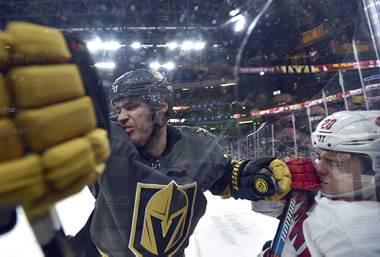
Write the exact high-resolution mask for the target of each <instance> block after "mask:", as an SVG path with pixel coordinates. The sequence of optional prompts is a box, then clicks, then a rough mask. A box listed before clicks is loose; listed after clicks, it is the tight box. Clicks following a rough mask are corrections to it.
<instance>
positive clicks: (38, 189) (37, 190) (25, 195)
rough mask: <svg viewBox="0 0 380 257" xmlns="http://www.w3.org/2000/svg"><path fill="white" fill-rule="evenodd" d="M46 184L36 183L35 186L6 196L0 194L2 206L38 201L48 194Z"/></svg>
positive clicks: (26, 187) (19, 189) (29, 186)
mask: <svg viewBox="0 0 380 257" xmlns="http://www.w3.org/2000/svg"><path fill="white" fill-rule="evenodd" d="M47 190H48V189H47V186H46V184H45V183H43V182H42V180H41V182H40V183H36V184H35V185H28V186H25V187H21V188H17V189H16V190H14V191H10V192H7V193H6V194H2V193H0V205H4V204H10V203H20V202H28V201H31V200H32V199H37V198H39V197H41V196H43V195H44V194H46V192H47Z"/></svg>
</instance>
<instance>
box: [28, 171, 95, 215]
mask: <svg viewBox="0 0 380 257" xmlns="http://www.w3.org/2000/svg"><path fill="white" fill-rule="evenodd" d="M97 177H98V176H97V174H96V172H95V171H92V172H87V173H86V174H85V175H84V176H82V177H80V178H78V179H77V180H75V181H74V182H73V183H72V184H70V185H69V186H67V187H66V188H64V189H61V190H59V191H53V192H49V194H47V195H45V196H43V197H41V198H39V199H38V200H35V201H33V202H32V203H31V204H30V207H31V208H32V209H37V210H38V209H42V210H43V209H45V208H46V207H45V206H51V205H53V204H54V203H55V202H57V201H60V200H62V199H64V198H66V197H68V196H70V195H73V194H76V193H78V192H80V191H81V190H82V189H83V187H85V186H86V185H89V184H92V183H94V182H95V181H96V179H97Z"/></svg>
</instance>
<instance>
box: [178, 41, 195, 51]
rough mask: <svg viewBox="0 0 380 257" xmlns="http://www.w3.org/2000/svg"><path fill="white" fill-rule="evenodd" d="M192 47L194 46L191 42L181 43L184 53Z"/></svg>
mask: <svg viewBox="0 0 380 257" xmlns="http://www.w3.org/2000/svg"><path fill="white" fill-rule="evenodd" d="M193 46H194V43H193V42H191V41H185V42H183V43H182V45H181V49H182V50H184V51H188V50H191V49H193Z"/></svg>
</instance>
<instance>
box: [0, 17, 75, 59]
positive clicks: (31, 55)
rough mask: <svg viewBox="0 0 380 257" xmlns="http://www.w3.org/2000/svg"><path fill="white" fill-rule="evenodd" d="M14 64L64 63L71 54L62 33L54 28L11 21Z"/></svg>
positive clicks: (10, 30)
mask: <svg viewBox="0 0 380 257" xmlns="http://www.w3.org/2000/svg"><path fill="white" fill-rule="evenodd" d="M5 32H6V33H8V34H9V35H10V36H11V39H12V40H13V44H12V45H11V52H12V58H11V59H12V60H11V63H12V64H31V63H63V62H68V61H69V60H70V58H71V54H70V52H69V49H68V47H67V44H66V41H65V39H64V37H63V35H62V33H61V32H60V31H59V30H57V29H54V28H49V27H45V26H41V25H36V24H31V23H26V22H10V23H8V24H7V27H6V30H5Z"/></svg>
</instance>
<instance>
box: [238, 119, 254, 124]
mask: <svg viewBox="0 0 380 257" xmlns="http://www.w3.org/2000/svg"><path fill="white" fill-rule="evenodd" d="M248 123H253V120H245V121H239V124H248Z"/></svg>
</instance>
